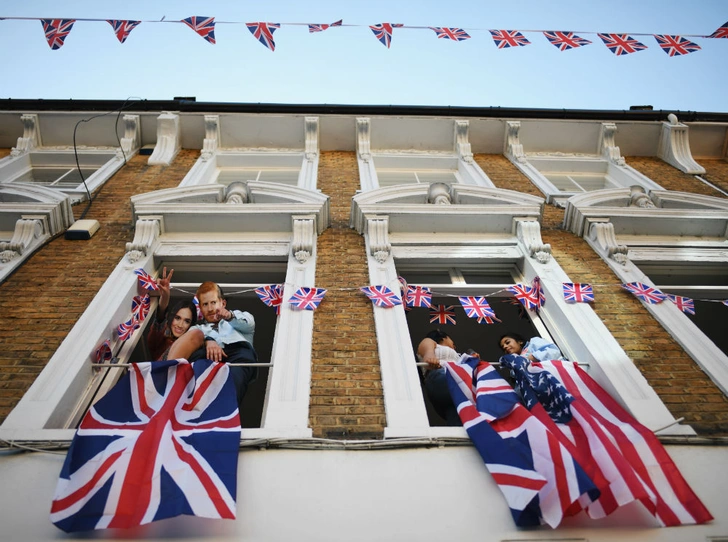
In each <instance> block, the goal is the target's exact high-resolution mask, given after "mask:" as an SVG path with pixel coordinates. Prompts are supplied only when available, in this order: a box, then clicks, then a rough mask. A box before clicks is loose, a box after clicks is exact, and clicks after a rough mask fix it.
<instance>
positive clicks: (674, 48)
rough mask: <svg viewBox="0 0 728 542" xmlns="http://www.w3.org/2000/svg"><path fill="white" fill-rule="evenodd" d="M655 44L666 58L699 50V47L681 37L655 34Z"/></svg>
mask: <svg viewBox="0 0 728 542" xmlns="http://www.w3.org/2000/svg"><path fill="white" fill-rule="evenodd" d="M655 39H656V40H657V44H658V45H659V46H660V47H662V50H663V51H665V53H666V54H667V55H668V56H681V55H687V54H689V53H694V52H695V51H699V50H700V45H698V44H697V43H693V42H692V41H690V40H689V39H687V38H683V37H682V36H669V35H667V34H655Z"/></svg>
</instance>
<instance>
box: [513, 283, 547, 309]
mask: <svg viewBox="0 0 728 542" xmlns="http://www.w3.org/2000/svg"><path fill="white" fill-rule="evenodd" d="M506 290H508V291H509V292H511V293H512V294H513V296H514V297H515V298H516V299H517V300H518V301H520V302H521V304H522V305H523V306H524V307H525V308H527V309H529V310H533V309H538V308H539V307H540V306H541V305H540V304H539V299H538V293H537V292H534V291H533V288H531V287H530V286H528V285H526V284H514V285H513V286H509V287H508V288H506Z"/></svg>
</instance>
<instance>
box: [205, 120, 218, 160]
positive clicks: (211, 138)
mask: <svg viewBox="0 0 728 542" xmlns="http://www.w3.org/2000/svg"><path fill="white" fill-rule="evenodd" d="M219 144H220V117H219V116H218V115H205V139H204V140H203V141H202V152H201V153H200V159H201V160H202V161H203V162H207V161H208V160H209V159H210V158H212V156H213V155H214V154H215V151H216V150H217V147H218V145H219Z"/></svg>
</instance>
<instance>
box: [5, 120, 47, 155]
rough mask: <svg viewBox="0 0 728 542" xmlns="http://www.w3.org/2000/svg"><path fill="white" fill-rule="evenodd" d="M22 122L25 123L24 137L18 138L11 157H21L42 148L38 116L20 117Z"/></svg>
mask: <svg viewBox="0 0 728 542" xmlns="http://www.w3.org/2000/svg"><path fill="white" fill-rule="evenodd" d="M20 121H21V122H22V123H23V137H19V138H18V142H17V143H16V144H15V147H14V148H13V149H12V150H11V151H10V156H20V155H21V154H25V153H26V152H30V151H31V150H33V149H35V148H36V147H40V146H42V142H41V139H40V122H39V121H38V115H36V114H35V113H28V114H26V115H20Z"/></svg>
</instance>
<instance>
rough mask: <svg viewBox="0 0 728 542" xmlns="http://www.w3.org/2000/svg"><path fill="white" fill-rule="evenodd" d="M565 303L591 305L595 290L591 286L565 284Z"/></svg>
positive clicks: (572, 283)
mask: <svg viewBox="0 0 728 542" xmlns="http://www.w3.org/2000/svg"><path fill="white" fill-rule="evenodd" d="M563 284H564V301H566V302H567V303H591V302H592V301H594V290H593V289H592V286H591V284H580V283H574V282H564V283H563Z"/></svg>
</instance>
